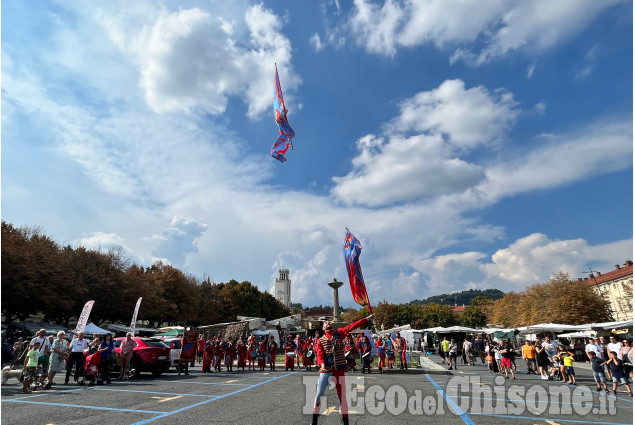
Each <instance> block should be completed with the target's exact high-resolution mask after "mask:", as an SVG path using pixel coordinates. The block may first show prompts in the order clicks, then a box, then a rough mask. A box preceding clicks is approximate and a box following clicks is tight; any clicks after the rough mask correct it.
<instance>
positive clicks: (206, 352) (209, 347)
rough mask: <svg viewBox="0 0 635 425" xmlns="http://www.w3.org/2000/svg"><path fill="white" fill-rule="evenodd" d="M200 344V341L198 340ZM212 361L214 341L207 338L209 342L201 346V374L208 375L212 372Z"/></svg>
mask: <svg viewBox="0 0 635 425" xmlns="http://www.w3.org/2000/svg"><path fill="white" fill-rule="evenodd" d="M198 341H199V344H200V341H201V340H200V339H199V340H198ZM199 346H200V345H199ZM213 359H214V340H212V337H211V336H210V337H209V340H208V341H207V342H206V343H205V344H204V346H203V365H202V366H201V371H202V372H203V373H210V372H211V371H212V360H213Z"/></svg>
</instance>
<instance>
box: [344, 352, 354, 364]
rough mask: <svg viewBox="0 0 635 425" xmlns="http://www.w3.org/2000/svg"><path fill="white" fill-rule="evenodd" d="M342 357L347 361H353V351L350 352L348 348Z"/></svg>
mask: <svg viewBox="0 0 635 425" xmlns="http://www.w3.org/2000/svg"><path fill="white" fill-rule="evenodd" d="M344 357H345V358H346V360H347V361H349V362H352V361H355V357H354V356H353V353H352V352H351V350H348V351H347V352H346V353H344Z"/></svg>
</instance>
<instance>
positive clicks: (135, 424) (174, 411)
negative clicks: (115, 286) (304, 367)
mask: <svg viewBox="0 0 635 425" xmlns="http://www.w3.org/2000/svg"><path fill="white" fill-rule="evenodd" d="M295 373H296V372H291V373H288V374H286V375H282V376H276V377H275V378H271V379H268V380H266V381H263V382H260V383H258V384H254V385H251V386H249V387H247V388H241V389H240V390H236V391H233V392H231V393H227V394H223V395H220V396H218V397H216V398H213V399H210V400H205V401H201V402H199V403H195V404H192V405H190V406H186V407H182V408H180V409H176V410H173V411H171V412H162V414H161V415H159V416H157V417H154V418H150V419H146V420H145V421H141V422H136V423H134V424H132V425H143V424H147V423H149V422H152V421H156V420H157V419H162V418H165V417H167V416H171V415H174V414H175V413H180V412H183V411H184V410H188V409H192V408H194V407H198V406H201V405H203V404H207V403H211V402H212V401H216V400H219V399H221V398H225V397H229V396H232V395H236V394H238V393H242V392H243V391H247V390H250V389H252V388H256V387H259V386H261V385H264V384H267V383H269V382H272V381H275V380H276V379H281V378H286V377H287V376H291V375H294V374H295ZM472 425H474V423H472Z"/></svg>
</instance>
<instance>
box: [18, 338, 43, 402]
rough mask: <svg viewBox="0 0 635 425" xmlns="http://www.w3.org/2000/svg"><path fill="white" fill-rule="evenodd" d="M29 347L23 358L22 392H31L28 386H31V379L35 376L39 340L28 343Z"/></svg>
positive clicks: (38, 355) (38, 354)
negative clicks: (31, 343)
mask: <svg viewBox="0 0 635 425" xmlns="http://www.w3.org/2000/svg"><path fill="white" fill-rule="evenodd" d="M29 347H30V349H29V351H28V352H27V353H26V356H25V358H24V366H23V371H24V381H23V382H22V392H23V393H30V392H31V389H30V388H29V387H30V386H31V383H33V380H34V379H35V378H36V377H37V365H38V358H39V357H40V343H39V342H35V344H33V345H30V346H29Z"/></svg>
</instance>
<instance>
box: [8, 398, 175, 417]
mask: <svg viewBox="0 0 635 425" xmlns="http://www.w3.org/2000/svg"><path fill="white" fill-rule="evenodd" d="M2 402H3V403H27V404H43V405H46V406H59V407H78V408H81V409H95V410H114V411H118V412H133V413H150V414H153V415H160V414H163V413H165V412H160V411H155V410H136V409H122V408H119V407H100V406H84V405H81V404H66V403H49V402H45V401H30V400H23V399H20V400H15V399H14V400H2Z"/></svg>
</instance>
